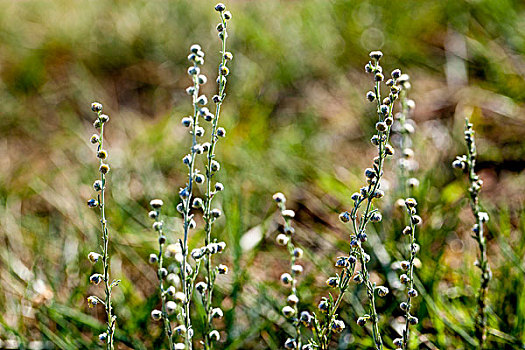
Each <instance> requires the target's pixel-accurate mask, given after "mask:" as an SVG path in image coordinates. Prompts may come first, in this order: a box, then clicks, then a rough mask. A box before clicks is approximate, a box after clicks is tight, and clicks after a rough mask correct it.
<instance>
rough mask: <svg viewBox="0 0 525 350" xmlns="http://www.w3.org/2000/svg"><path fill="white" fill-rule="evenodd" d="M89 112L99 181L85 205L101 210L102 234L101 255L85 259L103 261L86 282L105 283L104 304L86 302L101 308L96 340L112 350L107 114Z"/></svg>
mask: <svg viewBox="0 0 525 350" xmlns="http://www.w3.org/2000/svg"><path fill="white" fill-rule="evenodd" d="M91 110H92V111H93V112H95V113H96V114H97V118H96V119H95V121H94V122H93V126H94V127H95V128H96V129H98V130H100V132H99V133H98V134H93V136H91V139H90V142H91V143H92V144H94V145H96V146H97V158H98V160H99V173H100V179H97V180H95V182H94V183H93V190H95V192H96V193H97V196H96V199H95V198H91V199H89V200H88V201H87V205H88V207H90V208H98V209H99V210H100V223H101V231H102V254H99V253H96V252H90V253H89V254H88V259H89V261H90V262H91V263H93V264H96V263H97V262H98V261H102V264H103V267H102V269H103V271H104V272H103V274H100V273H94V274H92V275H91V276H90V278H89V281H90V283H92V284H94V285H99V284H100V283H102V282H103V283H104V292H105V300H102V299H101V298H99V297H97V296H93V295H92V296H89V297H88V298H87V303H88V307H90V308H93V307H95V306H96V305H98V304H101V305H103V306H104V308H105V311H106V314H107V319H108V321H107V329H106V332H104V333H102V334H100V335H99V339H100V340H101V341H102V342H105V343H106V347H107V349H108V350H112V349H113V338H114V333H115V326H116V319H117V317H116V316H115V315H113V307H112V304H111V290H112V289H113V287H115V286H117V285H118V284H119V282H120V281H119V280H113V281H110V277H109V256H108V246H109V231H108V227H107V220H106V212H105V209H106V208H105V190H106V175H107V174H108V173H109V165H108V164H107V163H106V160H107V158H108V152H107V151H106V150H105V149H104V126H105V125H106V123H107V122H108V121H109V117H108V115H107V114H104V113H103V111H102V110H103V107H102V104H100V103H98V102H93V103H92V104H91Z"/></svg>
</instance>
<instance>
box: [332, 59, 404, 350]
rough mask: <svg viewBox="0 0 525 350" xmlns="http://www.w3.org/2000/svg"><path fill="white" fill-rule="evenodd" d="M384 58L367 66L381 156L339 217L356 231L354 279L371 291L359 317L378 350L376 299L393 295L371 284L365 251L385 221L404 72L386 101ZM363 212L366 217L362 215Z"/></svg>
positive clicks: (353, 240)
mask: <svg viewBox="0 0 525 350" xmlns="http://www.w3.org/2000/svg"><path fill="white" fill-rule="evenodd" d="M382 57H383V53H382V52H380V51H372V52H371V53H370V58H371V61H369V62H368V63H367V64H366V66H365V71H366V72H367V73H370V74H373V77H374V82H375V85H374V90H373V91H369V92H368V93H367V95H366V97H367V99H368V100H369V101H370V102H374V101H376V104H377V116H378V119H379V120H378V122H377V123H376V130H377V134H376V135H374V136H373V137H372V139H371V142H372V144H373V145H374V146H376V147H377V150H378V155H377V157H375V158H374V161H373V165H372V167H370V168H367V169H366V170H365V172H364V175H365V178H366V181H367V185H365V186H364V187H362V188H361V189H360V190H359V192H356V193H354V194H353V195H352V197H351V198H352V200H353V201H354V206H353V208H352V209H351V211H350V212H348V211H345V212H343V213H341V214H340V216H339V217H340V219H341V221H342V222H343V223H350V224H351V227H352V233H351V236H350V246H351V250H350V254H349V257H348V258H349V259H350V258H351V257H352V256H353V257H354V258H357V260H358V261H359V263H360V265H361V266H360V271H358V272H357V274H356V275H355V276H354V277H353V279H354V281H356V282H357V283H363V284H364V285H365V287H366V291H367V297H368V309H369V313H368V314H365V315H363V316H361V317H359V318H358V320H357V323H358V324H359V325H360V326H364V325H365V324H366V323H367V322H368V321H370V322H371V323H372V336H373V341H374V347H375V348H376V349H378V350H380V349H383V340H382V338H381V333H380V329H379V315H378V314H377V310H376V303H375V296H376V293H377V295H378V296H380V297H384V296H386V295H387V294H388V292H389V291H388V288H387V287H385V286H377V285H376V284H375V283H373V282H372V281H371V280H370V273H369V271H368V267H367V264H368V262H369V261H370V256H369V255H368V254H367V253H366V251H365V248H364V243H365V242H366V241H367V233H366V227H367V225H368V223H370V222H373V223H378V222H381V221H382V215H381V213H380V212H379V210H378V209H377V208H375V207H374V205H373V201H374V200H375V199H380V198H382V197H383V196H384V192H383V190H381V179H382V177H383V170H384V163H385V159H386V157H388V156H392V155H393V154H394V148H393V147H392V146H391V145H390V144H389V141H390V132H391V128H392V124H393V123H394V118H393V110H394V103H395V101H396V100H397V99H398V98H399V93H400V91H401V87H400V82H399V78H400V77H401V71H400V70H399V69H395V70H394V71H392V73H391V79H388V80H387V81H386V85H387V87H388V88H389V91H388V95H387V96H386V97H385V98H382V96H381V83H382V82H383V80H384V79H385V78H384V75H383V68H382V67H381V65H380V60H381V58H382ZM361 209H362V214H360V210H361Z"/></svg>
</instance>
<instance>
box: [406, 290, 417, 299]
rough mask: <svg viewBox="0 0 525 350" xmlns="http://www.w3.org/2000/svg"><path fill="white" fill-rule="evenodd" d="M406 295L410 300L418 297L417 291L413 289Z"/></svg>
mask: <svg viewBox="0 0 525 350" xmlns="http://www.w3.org/2000/svg"><path fill="white" fill-rule="evenodd" d="M407 294H408V296H409V297H411V298H416V297H417V295H418V293H417V290H415V289H414V288H412V289H409V290H408V293H407Z"/></svg>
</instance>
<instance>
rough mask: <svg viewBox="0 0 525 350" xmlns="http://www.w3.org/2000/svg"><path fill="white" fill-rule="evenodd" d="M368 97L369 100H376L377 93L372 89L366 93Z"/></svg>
mask: <svg viewBox="0 0 525 350" xmlns="http://www.w3.org/2000/svg"><path fill="white" fill-rule="evenodd" d="M366 98H367V100H368V101H370V102H374V100H375V99H376V94H375V93H373V92H372V91H368V92H367V93H366Z"/></svg>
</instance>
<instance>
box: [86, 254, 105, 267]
mask: <svg viewBox="0 0 525 350" xmlns="http://www.w3.org/2000/svg"><path fill="white" fill-rule="evenodd" d="M101 257H102V255H100V254H99V253H95V252H90V253H89V254H88V259H89V261H91V263H93V264H95V263H96V262H98V260H99V259H100V258H101Z"/></svg>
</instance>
